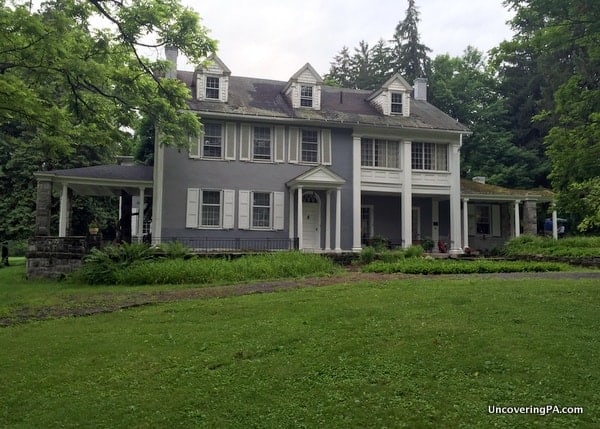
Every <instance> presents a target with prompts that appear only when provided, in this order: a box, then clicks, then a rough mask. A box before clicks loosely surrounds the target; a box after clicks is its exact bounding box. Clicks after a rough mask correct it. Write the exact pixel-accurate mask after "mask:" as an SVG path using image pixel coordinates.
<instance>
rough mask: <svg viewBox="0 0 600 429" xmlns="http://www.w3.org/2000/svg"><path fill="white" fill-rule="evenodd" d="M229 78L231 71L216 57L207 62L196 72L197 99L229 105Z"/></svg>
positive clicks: (212, 56) (211, 57) (213, 56)
mask: <svg viewBox="0 0 600 429" xmlns="http://www.w3.org/2000/svg"><path fill="white" fill-rule="evenodd" d="M229 76H231V71H230V70H229V69H228V68H227V66H226V65H225V64H224V63H223V61H221V60H220V58H219V57H217V56H216V55H211V56H210V57H209V58H208V59H207V60H206V65H201V66H198V67H197V68H196V70H195V71H194V85H195V87H196V94H195V96H196V99H198V100H205V101H217V102H221V103H227V98H228V93H229Z"/></svg>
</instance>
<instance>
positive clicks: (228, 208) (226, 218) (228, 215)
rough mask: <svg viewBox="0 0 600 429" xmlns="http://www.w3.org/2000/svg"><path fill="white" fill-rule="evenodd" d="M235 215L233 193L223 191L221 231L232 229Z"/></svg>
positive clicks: (232, 191) (229, 190) (231, 190)
mask: <svg viewBox="0 0 600 429" xmlns="http://www.w3.org/2000/svg"><path fill="white" fill-rule="evenodd" d="M234 215H235V191H234V190H233V189H225V190H223V229H233V225H234Z"/></svg>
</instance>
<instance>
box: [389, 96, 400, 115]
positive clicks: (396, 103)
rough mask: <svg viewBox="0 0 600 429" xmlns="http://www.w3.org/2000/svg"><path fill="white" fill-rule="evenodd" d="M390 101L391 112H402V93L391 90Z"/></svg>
mask: <svg viewBox="0 0 600 429" xmlns="http://www.w3.org/2000/svg"><path fill="white" fill-rule="evenodd" d="M391 103H392V105H391V109H392V113H396V114H401V113H402V93H400V92H392V99H391Z"/></svg>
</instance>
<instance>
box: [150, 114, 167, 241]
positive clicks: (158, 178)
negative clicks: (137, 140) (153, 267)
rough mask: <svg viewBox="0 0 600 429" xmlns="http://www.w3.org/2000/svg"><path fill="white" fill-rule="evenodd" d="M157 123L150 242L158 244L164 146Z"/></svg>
mask: <svg viewBox="0 0 600 429" xmlns="http://www.w3.org/2000/svg"><path fill="white" fill-rule="evenodd" d="M159 136H160V130H159V129H158V125H156V126H155V131H154V168H153V169H152V181H153V185H152V243H153V244H159V243H160V241H161V235H162V206H163V183H164V176H163V173H164V168H165V148H164V147H163V146H162V145H161V144H160V138H159Z"/></svg>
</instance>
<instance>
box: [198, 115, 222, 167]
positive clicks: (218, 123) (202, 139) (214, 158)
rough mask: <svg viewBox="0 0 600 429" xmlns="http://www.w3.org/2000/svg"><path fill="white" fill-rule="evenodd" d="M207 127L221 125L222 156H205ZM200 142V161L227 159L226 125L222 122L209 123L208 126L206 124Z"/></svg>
mask: <svg viewBox="0 0 600 429" xmlns="http://www.w3.org/2000/svg"><path fill="white" fill-rule="evenodd" d="M206 125H219V126H220V127H221V156H220V157H217V156H207V155H204V142H205V140H204V139H205V138H206ZM199 138H200V141H199V142H198V145H199V150H198V155H199V158H200V159H207V160H215V161H218V160H222V159H224V158H225V124H224V123H222V122H208V123H206V124H204V131H203V132H202V135H201V136H200V137H199Z"/></svg>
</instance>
